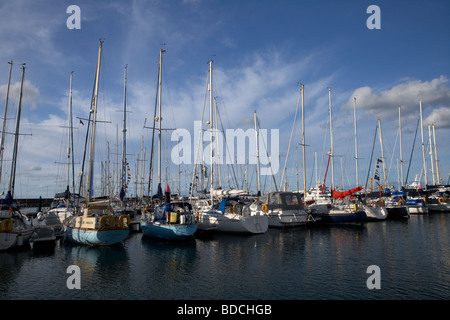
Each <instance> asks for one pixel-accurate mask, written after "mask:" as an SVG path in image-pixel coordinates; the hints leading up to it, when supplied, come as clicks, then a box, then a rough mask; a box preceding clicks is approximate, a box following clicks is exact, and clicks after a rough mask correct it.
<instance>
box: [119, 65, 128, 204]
mask: <svg viewBox="0 0 450 320" xmlns="http://www.w3.org/2000/svg"><path fill="white" fill-rule="evenodd" d="M127 70H128V65H125V70H124V76H123V125H122V128H123V129H122V133H123V135H122V188H121V198H122V199H121V200H123V199H125V195H126V193H127ZM122 195H123V197H122Z"/></svg>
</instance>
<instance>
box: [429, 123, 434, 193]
mask: <svg viewBox="0 0 450 320" xmlns="http://www.w3.org/2000/svg"><path fill="white" fill-rule="evenodd" d="M428 144H429V146H430V164H431V176H432V177H433V185H436V179H435V178H434V161H433V147H432V146H433V145H432V143H431V126H430V125H428Z"/></svg>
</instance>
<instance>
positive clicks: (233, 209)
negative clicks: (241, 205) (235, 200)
mask: <svg viewBox="0 0 450 320" xmlns="http://www.w3.org/2000/svg"><path fill="white" fill-rule="evenodd" d="M231 212H233V213H234V214H236V205H234V204H233V208H232V209H231Z"/></svg>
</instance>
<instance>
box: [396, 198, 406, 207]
mask: <svg viewBox="0 0 450 320" xmlns="http://www.w3.org/2000/svg"><path fill="white" fill-rule="evenodd" d="M397 204H398V205H399V206H403V205H404V204H405V201H404V200H402V199H400V200H398V202H397Z"/></svg>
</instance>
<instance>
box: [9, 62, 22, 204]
mask: <svg viewBox="0 0 450 320" xmlns="http://www.w3.org/2000/svg"><path fill="white" fill-rule="evenodd" d="M24 78H25V64H23V65H22V81H21V83H20V95H19V106H18V107H17V117H16V131H15V133H14V149H13V160H12V165H11V176H10V179H9V191H10V192H11V197H12V198H14V186H15V183H16V164H17V151H18V147H19V127H20V115H21V113H22V96H23V79H24Z"/></svg>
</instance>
